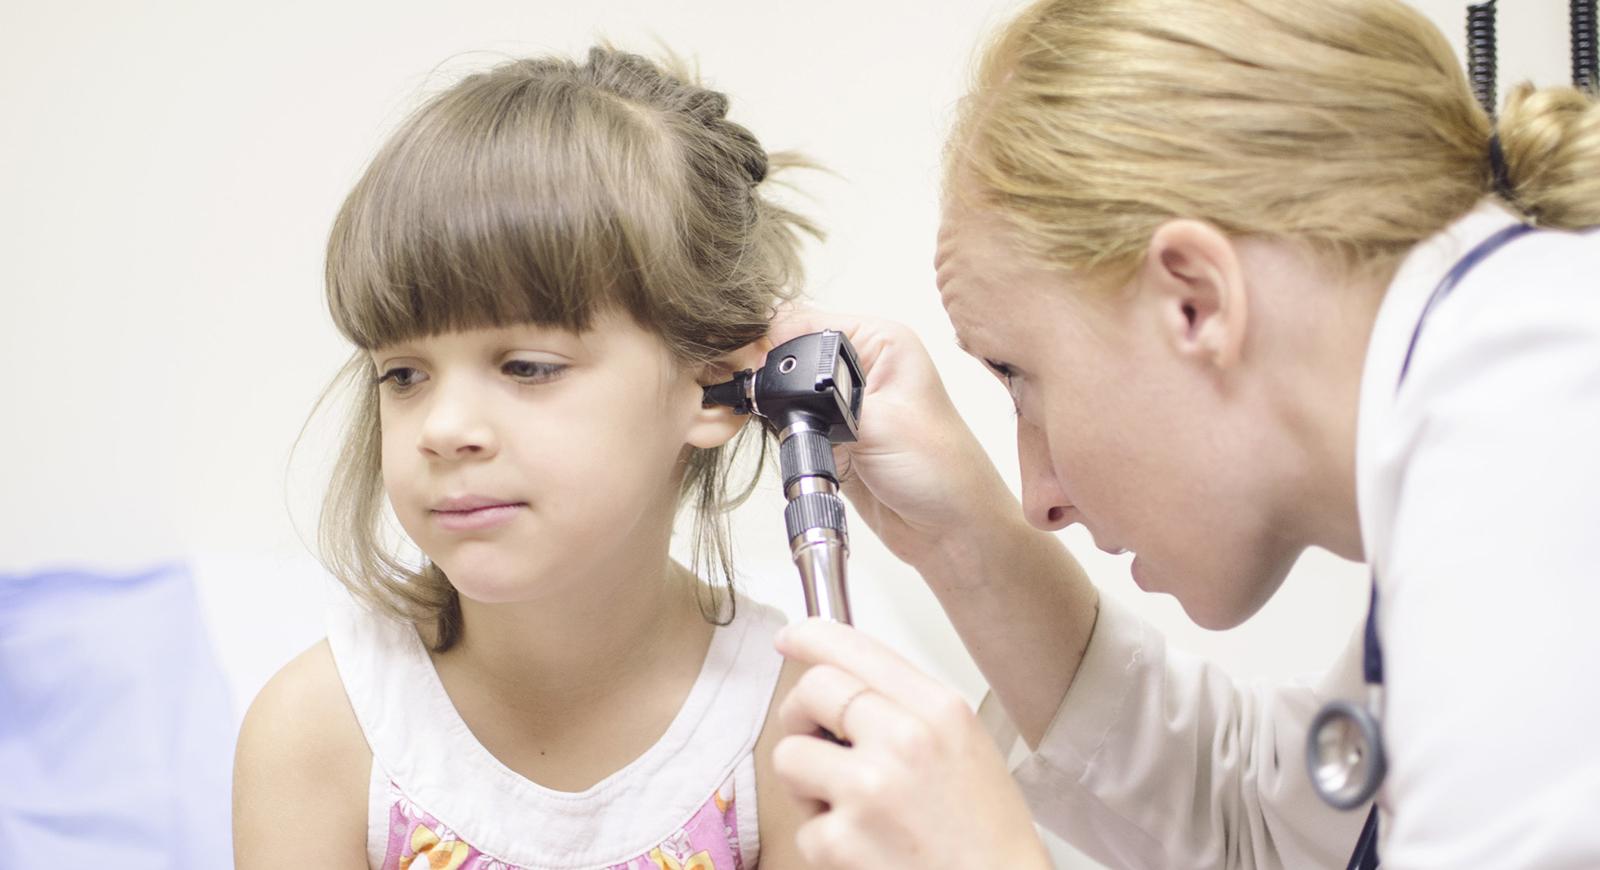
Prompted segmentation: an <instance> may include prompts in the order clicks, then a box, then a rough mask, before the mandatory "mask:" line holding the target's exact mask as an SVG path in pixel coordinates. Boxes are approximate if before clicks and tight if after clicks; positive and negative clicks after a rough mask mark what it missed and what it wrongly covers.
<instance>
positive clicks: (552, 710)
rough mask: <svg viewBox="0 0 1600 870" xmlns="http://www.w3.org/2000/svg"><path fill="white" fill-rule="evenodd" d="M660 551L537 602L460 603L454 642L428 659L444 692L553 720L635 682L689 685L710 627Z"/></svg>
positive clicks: (686, 576)
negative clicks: (459, 621) (457, 639)
mask: <svg viewBox="0 0 1600 870" xmlns="http://www.w3.org/2000/svg"><path fill="white" fill-rule="evenodd" d="M664 549H665V548H664V547H663V548H661V549H660V550H658V551H657V553H656V555H655V556H654V557H653V558H652V557H646V558H642V559H638V558H636V559H632V560H629V559H623V560H621V561H613V562H611V563H610V564H608V565H607V566H606V569H605V570H604V571H602V572H599V573H597V574H596V575H595V576H592V577H589V578H586V579H585V580H583V581H582V582H569V583H566V584H564V585H565V588H564V590H563V591H562V593H560V594H559V595H556V596H552V597H549V598H541V599H539V600H537V601H530V602H517V603H511V604H482V603H479V602H475V601H471V600H468V599H462V601H461V610H462V624H463V626H464V631H463V632H462V637H461V641H460V642H459V643H458V644H457V645H456V646H455V647H453V648H451V649H449V650H447V651H445V652H443V653H437V654H435V655H434V662H435V665H436V667H438V669H439V671H440V674H441V677H442V678H443V679H444V680H445V682H446V685H447V688H450V689H451V692H452V694H456V693H458V692H470V693H472V694H474V695H477V696H479V697H480V698H483V699H490V698H492V699H493V703H494V704H495V705H496V706H503V707H504V708H505V709H506V710H507V711H509V712H513V713H514V714H516V715H517V716H518V718H522V719H524V720H525V721H527V722H529V724H536V723H550V724H552V725H553V724H556V723H554V722H553V721H552V720H553V719H560V718H564V717H573V716H580V715H581V713H582V711H583V710H585V709H587V708H591V707H593V706H594V705H596V704H603V702H604V699H605V698H607V697H609V696H615V695H616V693H617V692H619V691H627V690H629V689H630V688H634V687H636V686H638V685H639V684H640V683H641V682H642V681H657V680H663V679H665V680H667V681H669V682H681V681H682V680H683V679H684V678H687V680H688V681H689V682H692V681H693V679H694V675H696V674H698V671H699V665H700V663H701V662H702V661H703V659H704V656H705V651H706V648H707V646H708V645H709V643H710V638H711V631H712V627H711V626H710V625H709V624H708V623H707V622H706V621H705V619H704V618H703V616H702V615H701V612H700V609H699V605H698V603H697V601H698V598H697V594H696V593H697V591H698V589H697V587H698V585H699V580H698V579H697V578H695V576H694V575H693V574H692V573H691V572H689V571H688V570H686V569H684V568H683V567H681V566H679V565H677V564H676V563H674V562H672V561H671V559H669V558H667V557H666V555H665V553H664ZM451 683H454V684H455V685H454V686H452V685H451Z"/></svg>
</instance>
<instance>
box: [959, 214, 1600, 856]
mask: <svg viewBox="0 0 1600 870" xmlns="http://www.w3.org/2000/svg"><path fill="white" fill-rule="evenodd" d="M1511 223H1513V218H1512V217H1510V216H1509V215H1508V214H1507V213H1506V212H1504V211H1503V210H1501V209H1499V208H1495V207H1492V206H1487V205H1486V206H1484V207H1482V208H1480V209H1479V210H1477V211H1475V212H1473V213H1472V214H1471V215H1469V216H1467V217H1466V218H1464V219H1462V220H1461V221H1459V222H1457V223H1456V224H1455V225H1454V226H1452V227H1450V228H1449V229H1448V230H1447V231H1445V232H1443V233H1441V234H1439V235H1438V236H1436V237H1434V238H1433V239H1430V240H1428V241H1427V242H1425V243H1423V244H1422V245H1420V246H1419V247H1418V248H1417V249H1416V250H1415V251H1414V252H1413V253H1412V254H1411V255H1410V256H1409V257H1408V258H1407V259H1406V261H1405V262H1404V264H1403V266H1402V268H1401V269H1400V271H1399V272H1398V274H1397V275H1396V277H1395V279H1394V282H1393V283H1392V284H1391V286H1390V288H1389V291H1388V293H1387V295H1386V297H1385V300H1384V302H1383V305H1382V307H1381V310H1380V312H1379V314H1378V318H1377V322H1376V324H1375V327H1374V329H1373V334H1372V341H1371V345H1370V348H1369V350H1368V354H1367V361H1366V364H1365V369H1364V373H1363V376H1362V385H1361V404H1360V418H1359V426H1358V435H1357V455H1356V459H1357V462H1356V466H1357V467H1356V474H1357V501H1358V507H1359V510H1360V514H1361V531H1362V537H1363V540H1364V542H1365V545H1366V551H1367V554H1368V558H1369V561H1370V562H1371V564H1372V565H1373V567H1374V569H1375V570H1376V572H1377V575H1378V577H1379V588H1380V594H1381V599H1382V603H1381V605H1380V609H1379V615H1380V619H1379V633H1380V636H1381V638H1382V643H1383V652H1384V663H1385V669H1386V674H1385V676H1386V687H1385V691H1386V694H1385V701H1384V707H1385V709H1384V711H1383V718H1382V722H1383V732H1384V739H1385V744H1386V746H1387V749H1388V752H1389V759H1390V772H1389V777H1388V780H1387V781H1386V784H1385V788H1384V790H1383V791H1382V792H1381V793H1380V795H1379V804H1380V808H1381V813H1380V818H1381V826H1382V827H1381V832H1382V833H1381V840H1380V855H1381V856H1382V860H1383V866H1384V867H1385V868H1421V867H1472V868H1492V867H1540V868H1554V867H1572V868H1577V867H1587V868H1595V867H1600V736H1597V732H1600V673H1597V671H1600V547H1597V545H1600V232H1597V233H1591V234H1588V235H1575V234H1565V233H1535V234H1529V235H1525V236H1523V237H1521V238H1519V239H1517V240H1515V241H1512V242H1511V243H1510V244H1509V245H1507V246H1506V247H1504V248H1502V249H1501V250H1500V251H1499V252H1498V253H1496V254H1495V255H1494V256H1492V257H1490V258H1489V259H1488V260H1486V261H1485V262H1483V263H1482V264H1480V265H1479V266H1478V267H1477V268H1476V269H1474V270H1473V271H1472V272H1471V273H1469V274H1468V276H1467V277H1466V278H1465V279H1464V280H1463V281H1462V282H1461V283H1460V284H1459V285H1458V286H1457V287H1456V289H1455V291H1454V292H1453V293H1452V294H1451V295H1450V296H1448V297H1447V298H1446V299H1445V300H1444V301H1443V302H1442V303H1441V304H1439V305H1438V306H1437V307H1436V308H1435V309H1434V312H1433V313H1432V314H1431V315H1430V316H1429V319H1428V324H1427V326H1426V328H1425V329H1424V331H1423V334H1422V338H1421V340H1420V341H1419V343H1418V345H1417V349H1416V354H1415V358H1414V359H1413V362H1412V364H1411V369H1410V373H1409V374H1408V376H1407V379H1406V383H1405V386H1404V387H1403V389H1401V390H1400V391H1399V392H1398V393H1397V392H1396V388H1395V386H1396V382H1397V379H1398V377H1399V372H1400V365H1401V360H1402V358H1403V357H1404V355H1405V351H1406V346H1407V344H1408V343H1409V341H1410V338H1411V334H1412V331H1413V328H1414V327H1415V325H1416V322H1417V317H1418V315H1419V314H1420V313H1421V311H1422V308H1423V304H1424V302H1425V300H1426V299H1427V297H1428V296H1429V294H1430V293H1431V292H1432V291H1433V288H1434V287H1435V286H1436V285H1437V284H1438V283H1439V280H1440V279H1441V278H1442V277H1443V276H1444V274H1445V273H1446V272H1447V271H1448V270H1449V268H1450V267H1451V266H1452V265H1453V264H1454V263H1455V262H1456V261H1457V260H1458V259H1459V258H1460V257H1461V256H1462V255H1463V254H1465V253H1466V252H1467V251H1468V250H1470V249H1471V248H1472V247H1473V246H1474V245H1476V244H1477V243H1478V242H1479V241H1481V240H1482V239H1484V238H1487V237H1488V236H1490V235H1492V234H1493V233H1494V232H1496V231H1497V230H1499V229H1501V228H1503V227H1505V226H1509V225H1510V224H1511ZM1101 608H1102V609H1101V612H1100V616H1099V620H1098V623H1097V624H1096V627H1095V631H1094V636H1093V638H1092V639H1091V641H1090V643H1089V647H1088V652H1087V654H1086V656H1085V658H1084V661H1083V664H1082V666H1081V667H1080V668H1079V671H1078V674H1077V677H1076V678H1075V680H1074V682H1073V684H1072V687H1071V688H1070V690H1069V691H1068V693H1067V695H1066V697H1065V698H1064V699H1063V702H1062V705H1061V709H1060V710H1059V711H1058V712H1057V714H1056V718H1055V720H1054V721H1053V722H1052V723H1051V725H1050V727H1049V730H1048V732H1047V733H1046V735H1045V737H1044V739H1043V741H1041V744H1040V746H1039V748H1038V750H1037V751H1036V752H1033V753H1031V754H1030V753H1026V752H1025V751H1024V752H1020V753H1017V755H1018V756H1020V760H1019V761H1018V762H1017V764H1016V766H1015V775H1016V777H1017V780H1018V781H1019V782H1020V783H1021V784H1022V787H1023V791H1024V792H1025V794H1026V795H1027V798H1028V800H1029V803H1030V805H1031V806H1032V808H1033V810H1034V813H1035V814H1036V816H1037V818H1038V820H1039V822H1040V823H1041V824H1043V825H1044V826H1045V827H1047V828H1049V829H1051V830H1053V831H1054V832H1056V833H1057V834H1059V835H1061V836H1062V837H1063V838H1064V839H1066V840H1067V841H1068V842H1070V843H1072V844H1074V845H1075V846H1076V847H1077V848H1079V849H1081V850H1082V851H1084V852H1085V853H1087V854H1089V855H1090V856H1092V857H1095V858H1097V859H1098V860H1100V861H1103V862H1106V863H1108V864H1110V865H1112V866H1114V867H1182V868H1194V867H1263V868H1267V867H1287V868H1304V867H1343V866H1345V862H1346V860H1348V858H1349V855H1350V851H1351V849H1352V848H1353V847H1354V845H1355V841H1356V837H1357V835H1358V833H1359V832H1360V829H1361V825H1362V822H1363V821H1364V820H1365V816H1366V810H1365V809H1362V810H1358V811H1351V812H1339V811H1336V810H1333V809H1330V808H1329V807H1327V806H1326V805H1325V804H1323V803H1322V801H1321V800H1320V799H1319V798H1318V797H1317V796H1316V794H1315V793H1314V792H1313V791H1312V789H1311V784H1310V780H1309V777H1308V776H1307V774H1306V769H1305V740H1306V730H1307V726H1308V725H1309V723H1310V720H1311V718H1312V716H1313V715H1315V713H1316V711H1317V709H1318V708H1319V707H1320V706H1321V704H1322V703H1323V702H1324V701H1325V700H1327V699H1329V698H1335V697H1341V698H1347V699H1351V700H1356V701H1363V702H1364V700H1365V698H1366V692H1365V690H1364V688H1363V686H1362V679H1361V658H1360V653H1361V632H1360V630H1359V626H1358V627H1357V630H1356V631H1355V633H1354V635H1353V637H1352V639H1351V641H1350V644H1349V646H1348V648H1347V649H1346V651H1345V652H1344V653H1343V654H1341V655H1340V657H1339V659H1338V660H1337V661H1336V662H1334V664H1333V666H1332V667H1331V668H1330V669H1329V671H1328V672H1327V673H1326V674H1325V676H1324V677H1323V678H1322V679H1321V680H1320V681H1319V682H1317V683H1315V684H1308V685H1284V686H1275V687H1244V686H1240V685H1236V684H1235V683H1233V682H1232V681H1231V680H1229V679H1228V677H1227V676H1226V675H1225V674H1223V673H1222V672H1221V671H1220V670H1219V669H1217V668H1215V667H1213V666H1211V665H1208V664H1206V663H1204V662H1202V661H1200V660H1198V659H1196V658H1194V657H1192V656H1189V655H1186V654H1184V653H1182V652H1181V651H1178V650H1175V649H1170V648H1168V647H1167V645H1166V643H1165V641H1164V639H1163V638H1162V637H1161V636H1160V634H1158V633H1157V632H1155V631H1154V630H1152V629H1151V628H1150V627H1148V626H1147V625H1145V624H1144V623H1143V622H1142V621H1141V620H1139V619H1138V618H1137V617H1136V616H1134V615H1133V614H1131V613H1130V612H1129V611H1128V610H1127V609H1125V608H1123V607H1120V606H1119V605H1118V604H1117V602H1116V601H1115V600H1114V599H1112V598H1111V597H1109V596H1102V598H1101ZM991 710H992V707H991ZM986 712H989V711H986ZM996 727H997V734H998V733H999V731H1002V730H1004V724H1003V723H1000V724H998V725H997V726H996Z"/></svg>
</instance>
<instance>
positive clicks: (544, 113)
mask: <svg viewBox="0 0 1600 870" xmlns="http://www.w3.org/2000/svg"><path fill="white" fill-rule="evenodd" d="M466 84H467V86H465V87H460V88H457V89H455V90H453V91H452V92H451V93H450V94H449V97H450V99H447V100H444V101H440V102H435V103H432V104H430V105H428V106H426V107H424V109H423V110H422V111H421V112H419V113H418V114H417V115H416V116H414V117H412V118H411V119H410V120H409V121H408V122H407V124H406V125H405V126H404V127H403V128H402V129H401V131H400V132H399V133H398V134H396V136H395V137H394V139H392V140H391V141H390V143H389V145H388V146H387V147H386V148H385V149H384V150H383V151H381V152H380V153H379V154H378V156H377V158H375V159H374V161H373V163H372V165H371V166H370V167H369V168H368V169H367V172H366V174H365V175H364V176H363V177H362V179H361V181H360V182H359V183H358V184H357V185H356V187H355V189H354V190H353V191H351V193H350V196H349V198H348V199H347V200H346V201H345V204H344V207H343V208H342V209H341V211H340V213H339V217H338V219H337V221H336V222H335V225H334V229H333V233H332V235H331V238H330V240H329V247H328V261H327V276H326V277H327V284H328V299H329V307H330V309H331V310H332V314H333V319H334V322H335V324H336V325H337V326H338V328H339V330H340V331H341V332H342V333H344V335H345V336H346V337H347V338H349V339H350V340H351V341H352V342H354V343H355V344H356V345H357V346H358V347H361V348H364V349H371V348H375V347H382V346H384V345H389V344H394V343H396V342H401V341H406V340H409V339H413V338H417V337H420V336H427V335H436V334H439V333H442V332H450V331H455V330H463V329H475V328H486V327H497V326H508V325H514V324H524V323H534V324H539V325H542V326H554V327H559V328H564V329H570V330H574V331H578V330H582V329H584V328H586V327H587V326H588V325H589V323H590V322H591V320H592V318H593V317H594V316H595V315H596V313H597V312H599V311H602V310H604V309H606V308H608V307H612V306H615V305H618V304H621V305H623V306H625V307H628V308H632V307H634V306H635V305H637V304H638V303H639V301H640V300H641V299H642V298H643V297H644V294H643V292H642V289H643V284H644V283H645V281H644V276H643V274H642V271H643V269H644V268H646V267H647V266H648V265H649V264H648V263H647V262H645V261H643V260H642V258H640V257H639V256H637V252H639V251H646V250H655V251H663V250H670V249H671V247H672V246H671V241H670V237H669V238H667V239H661V238H656V239H649V238H640V237H639V236H640V235H641V234H643V233H650V231H651V227H652V226H657V227H659V226H661V222H659V221H650V220H644V219H642V217H641V212H646V211H649V210H650V204H649V203H648V202H645V201H642V200H644V199H647V197H644V196H643V192H644V191H649V190H651V189H655V188H658V187H659V185H660V182H659V180H656V181H655V182H654V183H643V179H642V178H641V177H640V174H641V173H646V172H648V173H651V174H656V173H655V172H652V170H653V169H654V170H656V171H659V164H660V162H661V161H662V159H663V155H662V154H661V149H660V147H659V146H658V145H655V142H653V141H651V140H656V141H659V140H658V138H657V137H655V136H653V135H651V134H650V131H648V130H645V129H642V127H641V125H639V124H637V123H630V122H636V121H637V118H636V117H630V116H629V113H618V112H616V111H615V106H614V105H613V106H605V105H598V104H597V103H599V102H600V101H597V100H595V99H594V98H593V97H592V95H587V94H584V93H583V92H582V91H581V90H579V89H577V88H552V87H549V85H551V84H552V83H551V82H528V81H504V80H501V81H496V80H486V81H484V82H482V83H480V84H479V86H477V87H473V86H471V84H472V83H470V82H469V83H466ZM555 84H559V83H555ZM540 85H543V86H544V87H543V88H542V93H537V94H534V93H529V91H530V90H531V89H532V88H535V87H538V86H540ZM607 109H611V111H607ZM602 131H603V132H602ZM597 133H599V134H601V135H596V134H597ZM597 139H598V140H600V141H603V142H604V143H605V144H604V147H596V145H595V142H596V140H597ZM652 146H655V147H652ZM625 191H633V193H632V195H631V198H630V197H629V196H628V195H627V194H625ZM652 234H653V233H652Z"/></svg>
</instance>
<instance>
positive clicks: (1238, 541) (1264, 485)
mask: <svg viewBox="0 0 1600 870" xmlns="http://www.w3.org/2000/svg"><path fill="white" fill-rule="evenodd" d="M1158 265H1160V264H1158ZM1165 265H1166V266H1172V267H1173V268H1177V269H1186V268H1189V267H1190V265H1192V264H1185V263H1179V262H1167V263H1166V264H1165ZM937 267H938V272H939V276H938V277H939V287H940V292H941V295H942V297H943V302H944V305H945V309H946V312H947V313H948V315H949V317H950V321H951V323H952V324H953V325H954V327H955V330H956V334H957V337H958V339H959V340H960V341H961V343H962V345H963V346H964V347H965V348H966V349H967V351H968V352H969V353H971V354H972V355H973V356H975V357H977V358H979V359H980V360H983V361H984V362H985V364H986V365H987V366H988V367H989V368H990V369H991V370H993V371H994V372H995V374H996V375H997V376H998V377H999V378H1000V379H1001V381H1002V382H1003V383H1004V384H1005V385H1006V386H1007V388H1008V389H1009V391H1010V393H1011V395H1012V397H1013V399H1014V401H1015V402H1016V405H1017V452H1018V455H1019V459H1020V464H1021V471H1022V489H1023V503H1024V508H1025V510H1026V513H1027V516H1028V519H1029V521H1030V522H1031V523H1032V524H1033V525H1035V526H1038V527H1040V528H1043V529H1047V530H1055V529H1061V528H1065V527H1067V526H1070V525H1073V524H1078V523H1081V524H1083V525H1084V526H1085V527H1087V529H1088V531H1089V532H1090V533H1091V534H1092V535H1093V536H1094V539H1095V542H1096V544H1097V545H1098V546H1099V547H1100V548H1102V549H1104V550H1107V551H1110V552H1118V551H1122V550H1128V551H1132V552H1134V553H1135V554H1136V556H1135V559H1134V563H1133V576H1134V579H1135V581H1136V582H1137V583H1138V584H1139V585H1140V586H1141V587H1143V588H1144V589H1146V590H1147V591H1159V592H1166V593H1170V594H1172V595H1174V596H1175V597H1177V599H1178V600H1179V602H1180V603H1181V604H1182V605H1183V606H1184V608H1185V610H1186V611H1187V612H1188V614H1189V616H1190V618H1191V619H1193V620H1194V621H1195V622H1196V623H1198V624H1200V625H1202V626H1206V627H1209V628H1225V627H1230V626H1232V625H1235V624H1237V623H1239V622H1241V621H1242V620H1244V619H1245V618H1247V617H1248V616H1249V615H1251V614H1252V613H1254V612H1255V611H1256V610H1257V609H1259V608H1260V606H1261V605H1262V604H1263V603H1264V602H1265V601H1266V599H1267V598H1268V597H1270V596H1271V594H1272V593H1273V591H1275V590H1276V588H1277V586H1278V584H1279V583H1281V582H1282V580H1283V577H1284V575H1285V574H1286V573H1287V572H1288V569H1289V568H1290V567H1291V566H1292V565H1293V562H1294V559H1295V558H1296V556H1297V555H1298V553H1299V552H1300V550H1301V549H1302V548H1303V546H1304V544H1303V543H1302V542H1299V541H1298V539H1297V536H1296V534H1295V532H1296V530H1295V529H1292V528H1288V527H1286V526H1285V523H1284V520H1285V518H1286V517H1288V516H1289V514H1288V513H1280V512H1279V511H1278V510H1276V509H1275V505H1279V504H1281V503H1282V501H1283V499H1282V497H1281V496H1282V493H1281V492H1280V491H1279V490H1278V489H1277V484H1276V483H1275V480H1274V478H1275V475H1277V474H1278V473H1279V472H1281V471H1282V469H1283V467H1284V466H1283V463H1282V456H1281V455H1280V454H1281V450H1280V449H1279V447H1280V445H1278V444H1277V443H1276V442H1275V441H1274V439H1273V438H1272V437H1271V436H1269V435H1267V434H1265V433H1268V432H1269V431H1270V430H1271V428H1272V427H1271V426H1270V425H1267V421H1269V420H1270V412H1269V411H1267V410H1266V408H1267V406H1266V405H1265V404H1264V403H1263V402H1262V401H1261V400H1260V393H1259V391H1258V390H1257V387H1258V386H1259V384H1256V383H1255V382H1252V381H1251V380H1250V379H1249V378H1248V377H1243V376H1241V374H1240V371H1239V369H1238V367H1237V365H1236V364H1237V362H1238V359H1237V356H1238V345H1237V344H1236V343H1234V344H1230V342H1236V341H1237V340H1238V336H1237V335H1236V334H1235V333H1237V331H1238V329H1242V322H1238V323H1235V322H1220V323H1218V322H1212V321H1211V320H1209V319H1208V318H1210V317H1211V316H1213V315H1216V316H1219V317H1220V316H1221V314H1220V313H1219V312H1218V311H1216V310H1207V306H1208V305H1209V306H1211V307H1212V308H1213V309H1214V308H1215V306H1214V305H1212V303H1208V302H1206V301H1204V300H1203V299H1201V300H1185V299H1184V298H1182V294H1181V293H1178V292H1173V293H1168V292H1166V290H1165V289H1162V288H1161V287H1155V288H1154V289H1152V287H1149V286H1144V284H1145V283H1146V278H1148V277H1149V276H1147V275H1146V274H1145V273H1144V272H1143V271H1141V273H1140V276H1139V277H1136V278H1135V279H1134V281H1133V284H1132V285H1130V286H1129V287H1125V288H1123V290H1122V292H1120V293H1116V294H1113V296H1112V297H1110V298H1108V297H1107V295H1106V294H1105V292H1104V291H1097V290H1093V289H1088V288H1086V287H1081V286H1078V284H1079V283H1081V282H1078V281H1075V280H1074V279H1072V278H1071V277H1069V276H1065V275H1063V274H1061V273H1060V272H1058V271H1052V270H1047V269H1043V268H1039V267H1035V266H1032V265H1030V264H1029V259H1028V258H1027V257H1026V256H1025V255H1024V254H1023V253H1022V250H1021V249H1020V247H1018V245H1017V244H1016V242H1015V241H1014V240H1013V239H1012V238H1011V237H1010V236H1009V235H1007V234H1006V233H1005V232H1004V230H1003V229H1002V228H1001V226H1000V224H999V222H998V221H996V220H995V219H993V218H992V217H989V216H985V215H982V214H978V213H974V212H972V211H968V210H965V209H960V208H952V210H950V211H947V213H946V215H945V220H944V225H943V227H942V229H941V234H940V246H939V259H938V263H937ZM1201 271H1202V272H1203V271H1204V268H1202V269H1201ZM1195 306H1199V309H1198V310H1196V309H1195ZM1222 319H1223V321H1227V318H1225V317H1224V318H1222ZM1212 327H1215V329H1212ZM1216 330H1222V334H1221V335H1219V334H1218V333H1217V332H1216ZM1229 330H1232V332H1229ZM1230 348H1231V350H1230ZM1229 353H1233V354H1234V357H1233V358H1231V359H1230V358H1228V356H1227V355H1228V354H1229Z"/></svg>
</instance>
